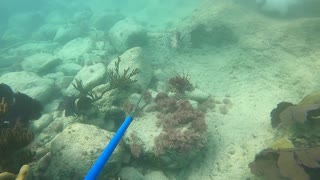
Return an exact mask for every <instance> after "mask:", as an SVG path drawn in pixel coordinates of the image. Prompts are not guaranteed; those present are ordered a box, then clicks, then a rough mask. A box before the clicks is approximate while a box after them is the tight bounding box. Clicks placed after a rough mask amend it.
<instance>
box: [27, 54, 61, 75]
mask: <svg viewBox="0 0 320 180" xmlns="http://www.w3.org/2000/svg"><path fill="white" fill-rule="evenodd" d="M59 61H60V59H59V58H57V57H55V56H53V55H51V54H47V53H37V54H34V55H32V56H29V57H27V58H25V60H24V61H23V62H22V64H21V65H22V68H23V69H24V70H25V71H31V72H35V73H40V74H45V73H48V72H50V71H51V70H52V69H54V68H55V66H56V65H58V63H59Z"/></svg>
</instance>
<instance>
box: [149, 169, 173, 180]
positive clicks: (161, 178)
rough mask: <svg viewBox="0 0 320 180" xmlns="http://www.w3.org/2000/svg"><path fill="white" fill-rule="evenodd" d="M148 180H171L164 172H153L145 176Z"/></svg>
mask: <svg viewBox="0 0 320 180" xmlns="http://www.w3.org/2000/svg"><path fill="white" fill-rule="evenodd" d="M144 178H145V179H146V180H169V178H168V177H167V176H166V175H164V173H163V172H162V171H152V172H150V173H148V174H146V175H145V176H144Z"/></svg>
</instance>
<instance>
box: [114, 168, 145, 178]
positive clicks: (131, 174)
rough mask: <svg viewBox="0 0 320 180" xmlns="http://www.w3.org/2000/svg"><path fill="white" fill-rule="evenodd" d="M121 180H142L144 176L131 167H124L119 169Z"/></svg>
mask: <svg viewBox="0 0 320 180" xmlns="http://www.w3.org/2000/svg"><path fill="white" fill-rule="evenodd" d="M119 175H120V176H121V178H123V179H130V180H144V179H145V178H144V176H143V175H142V174H141V173H140V172H139V171H138V170H136V169H135V168H133V167H124V168H122V169H121V171H120V174H119Z"/></svg>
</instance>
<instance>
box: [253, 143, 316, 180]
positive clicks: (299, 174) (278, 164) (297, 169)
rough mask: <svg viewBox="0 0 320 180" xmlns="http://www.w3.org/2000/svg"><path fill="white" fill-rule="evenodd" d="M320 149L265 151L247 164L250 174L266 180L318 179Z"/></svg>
mask: <svg viewBox="0 0 320 180" xmlns="http://www.w3.org/2000/svg"><path fill="white" fill-rule="evenodd" d="M319 159H320V147H313V148H290V149H282V150H270V149H266V150H263V151H262V152H260V153H259V154H258V155H256V157H255V160H254V162H252V163H250V164H249V167H250V169H251V172H252V173H254V174H256V175H259V176H263V177H265V178H266V179H272V180H278V179H279V180H280V179H299V180H309V179H318V178H319V175H320V164H319Z"/></svg>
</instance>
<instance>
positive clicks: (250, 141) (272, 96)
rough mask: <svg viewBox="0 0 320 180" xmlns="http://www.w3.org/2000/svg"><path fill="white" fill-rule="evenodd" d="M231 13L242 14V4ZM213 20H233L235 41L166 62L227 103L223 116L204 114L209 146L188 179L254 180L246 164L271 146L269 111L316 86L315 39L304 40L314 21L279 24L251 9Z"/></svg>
mask: <svg viewBox="0 0 320 180" xmlns="http://www.w3.org/2000/svg"><path fill="white" fill-rule="evenodd" d="M221 6H226V4H223V5H221ZM208 8H210V7H208ZM212 8H213V9H219V6H215V7H212ZM230 8H239V9H237V10H235V12H237V11H238V13H241V11H242V10H241V8H243V7H240V6H238V7H237V6H234V5H232V7H229V9H230ZM212 17H213V19H218V18H219V15H216V16H212ZM237 17H243V18H241V19H240V20H239V21H236V18H237ZM219 20H221V21H223V20H225V21H228V22H229V23H233V26H234V30H235V33H236V34H237V36H239V37H240V38H239V41H238V42H237V43H236V44H234V45H230V46H225V47H208V48H202V49H198V50H195V51H193V52H189V53H185V54H179V55H178V56H176V57H174V60H172V61H171V63H172V64H173V67H174V68H173V69H177V71H180V72H177V73H182V72H187V73H188V74H189V75H190V77H191V81H192V82H193V83H194V84H195V85H196V86H197V87H199V88H200V89H202V90H204V91H206V92H208V93H209V94H211V95H212V96H213V97H214V98H216V99H220V100H221V99H223V98H224V97H227V98H229V99H230V100H231V102H232V108H231V109H230V110H229V111H228V113H227V114H221V113H219V109H216V110H215V111H214V112H213V111H212V112H208V113H207V117H206V120H207V123H208V136H209V138H208V148H207V151H206V153H205V155H204V157H202V158H200V159H199V160H198V161H195V162H194V163H193V164H192V165H191V167H190V170H191V171H190V172H191V173H190V176H189V179H214V180H220V179H221V180H226V179H239V180H243V179H255V178H254V177H253V176H252V175H251V173H250V169H249V168H248V164H249V163H250V162H252V161H253V160H254V157H255V154H257V153H259V152H260V151H261V150H263V149H265V148H267V147H268V146H270V144H271V143H272V141H273V136H274V133H275V131H274V130H273V129H272V128H271V123H270V122H271V121H270V112H271V110H272V109H273V108H275V107H276V106H277V104H278V103H279V102H282V101H288V102H292V103H298V102H299V101H300V100H301V99H302V98H303V97H304V96H305V95H307V94H309V93H310V92H312V91H316V90H319V89H320V86H319V85H320V83H319V81H318V77H319V75H318V74H319V72H318V69H319V67H320V56H319V55H320V50H319V48H318V49H317V47H319V44H320V41H319V43H314V41H313V43H308V36H310V37H312V36H315V35H314V34H312V33H313V32H311V31H308V29H307V27H304V26H305V25H306V24H309V25H311V26H312V24H313V22H312V21H314V20H315V19H308V18H306V19H304V18H300V19H289V20H288V19H280V20H279V19H276V18H271V17H267V16H264V15H261V14H260V15H259V14H258V13H257V12H256V11H252V12H249V13H247V14H246V15H242V16H240V14H236V13H235V14H234V15H233V16H229V17H226V19H219ZM244 25H245V26H244ZM250 26H251V27H255V28H254V29H250ZM300 32H304V33H300ZM311 39H312V38H311Z"/></svg>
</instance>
